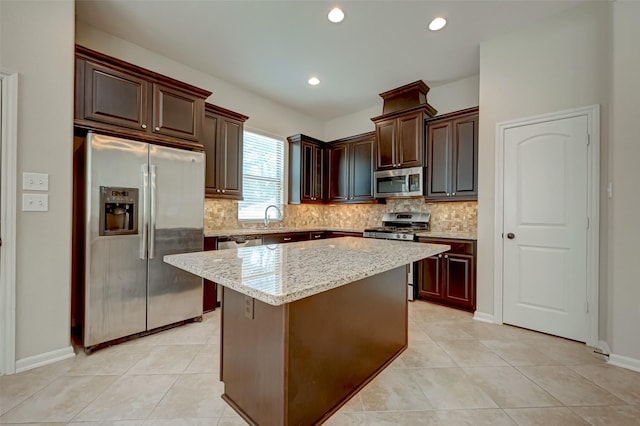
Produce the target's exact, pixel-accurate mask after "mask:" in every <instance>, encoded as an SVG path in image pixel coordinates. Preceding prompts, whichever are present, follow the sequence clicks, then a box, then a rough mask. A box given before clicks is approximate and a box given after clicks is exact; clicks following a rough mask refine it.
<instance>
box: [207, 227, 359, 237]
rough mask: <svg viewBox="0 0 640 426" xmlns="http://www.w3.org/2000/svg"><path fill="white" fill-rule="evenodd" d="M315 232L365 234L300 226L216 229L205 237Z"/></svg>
mask: <svg viewBox="0 0 640 426" xmlns="http://www.w3.org/2000/svg"><path fill="white" fill-rule="evenodd" d="M314 231H335V232H358V233H363V232H364V229H347V228H332V227H326V226H299V227H282V228H277V227H271V228H262V227H256V228H237V229H215V230H211V229H210V230H206V231H205V232H204V236H205V237H218V238H220V237H233V236H239V235H244V236H247V235H267V234H282V233H286V232H314Z"/></svg>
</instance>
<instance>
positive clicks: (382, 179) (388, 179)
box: [373, 167, 424, 198]
mask: <svg viewBox="0 0 640 426" xmlns="http://www.w3.org/2000/svg"><path fill="white" fill-rule="evenodd" d="M423 170H424V168H423V167H410V168H406V169H394V170H381V171H378V172H374V174H373V179H374V196H375V197H376V198H387V197H420V196H422V195H424V194H423V191H422V187H423V185H424V183H423Z"/></svg>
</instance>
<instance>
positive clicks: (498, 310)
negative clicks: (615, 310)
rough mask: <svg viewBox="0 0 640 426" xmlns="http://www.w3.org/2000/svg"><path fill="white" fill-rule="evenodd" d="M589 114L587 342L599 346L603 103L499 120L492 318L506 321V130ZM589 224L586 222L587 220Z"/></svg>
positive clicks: (499, 322) (497, 132) (496, 155)
mask: <svg viewBox="0 0 640 426" xmlns="http://www.w3.org/2000/svg"><path fill="white" fill-rule="evenodd" d="M579 116H586V117H587V128H588V133H589V136H588V138H589V139H588V140H589V143H588V147H587V218H588V229H587V294H586V302H585V303H586V306H585V307H586V309H587V322H588V324H587V341H586V344H587V346H592V347H598V345H599V342H598V308H599V296H598V294H599V293H598V292H599V286H600V279H599V273H600V266H599V261H600V239H599V235H600V105H591V106H586V107H581V108H573V109H568V110H564V111H558V112H553V113H547V114H541V115H536V116H533V117H526V118H518V119H515V120H509V121H503V122H498V123H496V141H495V143H496V147H495V148H496V151H495V152H496V154H495V224H494V226H495V236H494V268H493V273H494V289H493V322H495V323H497V324H502V321H503V305H502V303H503V297H502V296H503V290H504V279H503V266H504V265H503V261H504V250H503V248H504V247H503V232H504V143H505V133H506V130H508V129H510V128H514V127H521V126H526V125H531V124H538V123H543V122H546V121H552V120H561V119H567V118H572V117H579ZM585 226H587V224H585Z"/></svg>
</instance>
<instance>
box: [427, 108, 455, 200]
mask: <svg viewBox="0 0 640 426" xmlns="http://www.w3.org/2000/svg"><path fill="white" fill-rule="evenodd" d="M427 129H428V130H427V194H426V196H427V198H438V197H448V196H449V195H450V189H449V188H450V179H451V130H452V125H451V121H443V122H434V123H430V124H429V125H428V127H427Z"/></svg>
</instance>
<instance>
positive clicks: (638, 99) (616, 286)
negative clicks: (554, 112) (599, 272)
mask: <svg viewBox="0 0 640 426" xmlns="http://www.w3.org/2000/svg"><path fill="white" fill-rule="evenodd" d="M613 10H614V13H613V49H612V50H613V90H612V100H611V116H610V117H611V133H610V135H611V138H610V141H611V142H610V147H611V148H610V151H611V152H610V154H611V155H610V165H611V169H610V170H611V172H610V174H609V176H610V179H611V181H612V182H613V189H614V192H613V198H612V199H611V200H608V202H609V206H610V208H611V214H610V220H609V224H610V230H609V237H610V245H609V247H610V250H609V251H608V252H603V253H602V256H603V258H604V259H606V260H607V261H608V262H609V264H610V267H609V269H608V271H609V275H608V282H609V289H608V290H609V298H608V301H609V308H608V312H609V315H608V317H607V337H608V341H609V345H610V346H611V351H612V353H613V354H615V355H617V356H621V357H627V358H632V359H635V360H636V361H635V362H636V364H635V365H636V368H637V369H639V370H640V332H638V324H640V278H639V274H638V269H637V262H638V241H640V226H639V225H638V212H639V211H640V189H639V187H638V183H639V182H640V167H638V161H639V160H640V136H639V133H638V114H639V113H640V108H638V105H639V103H640V88H639V86H638V76H640V48H639V47H638V41H640V25H639V23H640V3H638V2H616V3H614V4H613ZM614 360H615V359H614V357H612V361H614ZM615 361H619V360H615Z"/></svg>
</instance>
